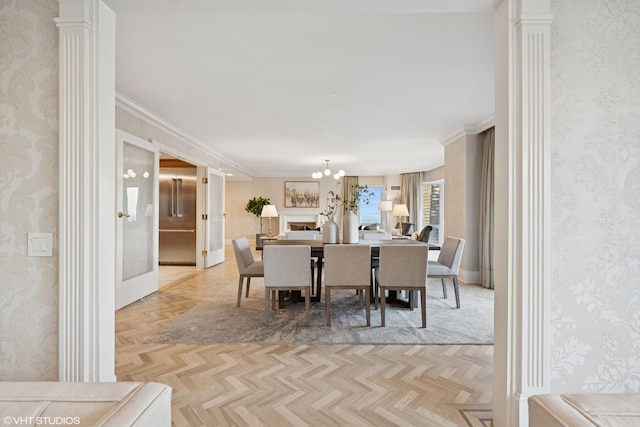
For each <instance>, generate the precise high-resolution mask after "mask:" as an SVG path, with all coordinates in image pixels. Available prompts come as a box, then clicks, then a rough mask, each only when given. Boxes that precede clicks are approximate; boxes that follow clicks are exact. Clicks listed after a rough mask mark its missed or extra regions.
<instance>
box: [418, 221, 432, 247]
mask: <svg viewBox="0 0 640 427" xmlns="http://www.w3.org/2000/svg"><path fill="white" fill-rule="evenodd" d="M432 230H433V226H431V225H427V226H425V227H424V228H423V229H422V231H421V232H420V234H418V238H417V239H416V240H419V241H421V242H425V243H429V236H431V231H432Z"/></svg>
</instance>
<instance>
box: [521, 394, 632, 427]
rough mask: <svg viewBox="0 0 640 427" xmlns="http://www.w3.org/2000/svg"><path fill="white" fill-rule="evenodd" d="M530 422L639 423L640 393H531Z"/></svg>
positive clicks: (543, 425)
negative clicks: (532, 394) (534, 394)
mask: <svg viewBox="0 0 640 427" xmlns="http://www.w3.org/2000/svg"><path fill="white" fill-rule="evenodd" d="M529 426H530V427H559V426H563V427H568V426H571V427H587V426H589V427H593V426H607V427H622V426H624V427H631V426H640V393H593V394H560V395H559V394H541V395H537V396H531V397H529Z"/></svg>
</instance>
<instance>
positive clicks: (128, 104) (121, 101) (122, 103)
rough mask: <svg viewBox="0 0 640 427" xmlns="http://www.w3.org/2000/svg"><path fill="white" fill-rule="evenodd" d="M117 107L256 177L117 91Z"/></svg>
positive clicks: (239, 170)
mask: <svg viewBox="0 0 640 427" xmlns="http://www.w3.org/2000/svg"><path fill="white" fill-rule="evenodd" d="M116 107H119V108H122V109H123V110H125V111H127V112H129V113H131V114H133V115H134V116H136V117H137V118H139V119H141V120H144V121H145V122H147V123H149V124H151V125H153V126H156V127H158V128H160V129H161V130H162V131H164V132H167V133H168V134H170V135H172V136H174V137H176V138H179V139H180V140H182V141H184V142H186V143H187V144H189V145H192V146H194V147H197V148H198V149H200V150H203V151H204V152H205V153H207V154H209V155H211V156H213V157H214V158H215V159H217V160H219V161H220V162H223V163H226V164H227V165H228V166H230V167H232V168H233V169H235V170H237V171H238V172H241V173H243V174H245V175H247V176H249V177H253V176H255V173H254V172H252V171H249V170H247V169H245V168H244V167H242V166H240V165H239V164H238V163H237V162H235V161H234V160H232V159H230V158H228V157H226V156H225V155H223V154H221V153H219V152H217V151H215V150H212V149H211V148H210V147H207V146H206V145H205V144H204V143H202V142H201V141H199V140H198V139H197V138H195V137H194V136H192V135H190V134H188V133H187V132H185V131H184V130H182V129H180V128H178V127H177V126H174V125H173V124H171V123H169V122H168V121H166V120H164V119H162V118H161V117H158V116H157V115H156V114H154V113H152V112H151V111H149V110H147V109H146V108H144V107H143V106H141V105H140V104H138V103H136V102H135V101H133V100H131V99H129V98H127V97H126V96H124V95H123V94H122V93H120V92H117V91H116ZM156 142H158V141H156Z"/></svg>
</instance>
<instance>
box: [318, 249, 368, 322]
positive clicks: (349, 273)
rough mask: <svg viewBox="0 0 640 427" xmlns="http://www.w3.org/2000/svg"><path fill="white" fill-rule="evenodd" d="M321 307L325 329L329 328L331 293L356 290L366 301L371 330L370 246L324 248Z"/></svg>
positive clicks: (366, 311)
mask: <svg viewBox="0 0 640 427" xmlns="http://www.w3.org/2000/svg"><path fill="white" fill-rule="evenodd" d="M324 274H325V276H324V280H325V282H324V289H325V294H324V304H325V312H326V316H327V326H331V291H332V290H334V289H355V290H357V291H361V292H359V295H360V304H361V305H362V296H363V295H364V300H365V302H364V303H365V313H366V318H367V326H371V316H370V307H369V304H370V296H369V294H370V292H371V246H369V245H325V246H324Z"/></svg>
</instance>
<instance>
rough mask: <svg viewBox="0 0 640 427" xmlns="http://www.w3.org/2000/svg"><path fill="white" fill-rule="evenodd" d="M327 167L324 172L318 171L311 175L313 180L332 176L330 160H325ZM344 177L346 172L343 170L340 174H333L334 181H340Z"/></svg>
mask: <svg viewBox="0 0 640 427" xmlns="http://www.w3.org/2000/svg"><path fill="white" fill-rule="evenodd" d="M325 163H326V166H325V168H324V171H317V172H314V173H312V174H311V177H312V178H313V179H320V178H322V177H323V176H329V175H331V169H330V168H329V160H325ZM343 176H344V171H343V170H342V169H340V170H339V171H338V172H336V173H334V174H333V179H336V180H338V179H340V178H342V177H343Z"/></svg>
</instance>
